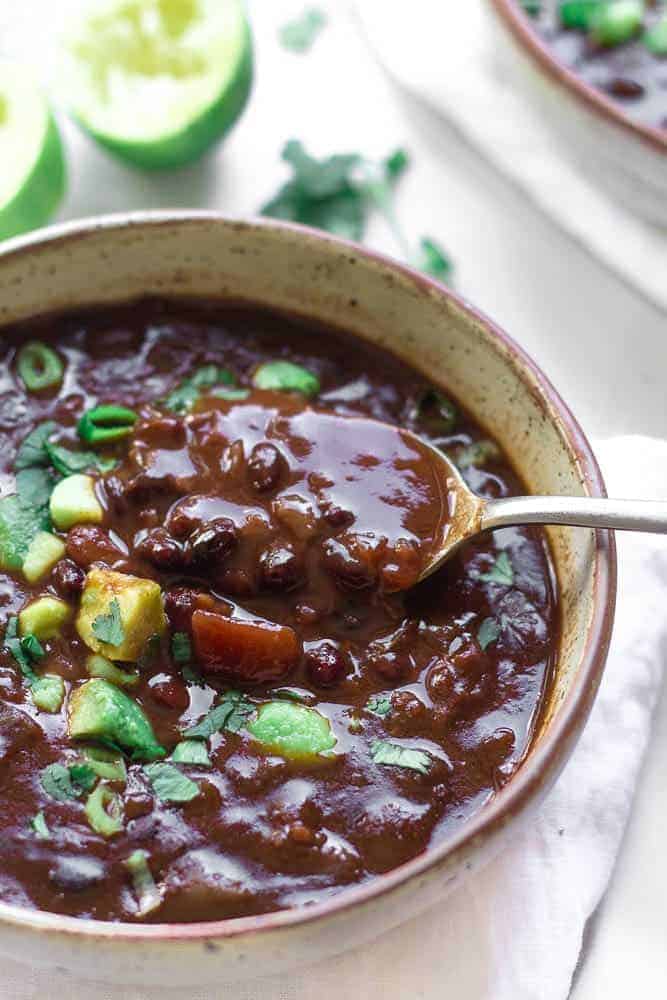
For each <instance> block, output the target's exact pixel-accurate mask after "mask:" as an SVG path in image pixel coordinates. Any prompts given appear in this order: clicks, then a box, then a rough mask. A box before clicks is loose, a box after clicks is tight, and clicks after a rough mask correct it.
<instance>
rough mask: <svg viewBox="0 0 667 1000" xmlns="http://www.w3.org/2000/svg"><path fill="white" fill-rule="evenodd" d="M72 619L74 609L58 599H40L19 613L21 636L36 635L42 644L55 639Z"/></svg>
mask: <svg viewBox="0 0 667 1000" xmlns="http://www.w3.org/2000/svg"><path fill="white" fill-rule="evenodd" d="M71 617H72V609H71V608H70V606H69V604H66V603H65V601H61V600H60V598H58V597H38V598H37V600H36V601H33V602H32V603H31V604H28V605H27V607H25V608H24V609H23V611H21V612H20V613H19V635H21V636H24V635H34V636H35V638H37V639H39V640H40V642H42V641H44V640H45V639H55V638H56V636H58V635H60V631H61V629H62V627H63V625H65V624H67V622H68V621H69V620H70V618H71Z"/></svg>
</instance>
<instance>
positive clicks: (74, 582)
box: [51, 559, 86, 600]
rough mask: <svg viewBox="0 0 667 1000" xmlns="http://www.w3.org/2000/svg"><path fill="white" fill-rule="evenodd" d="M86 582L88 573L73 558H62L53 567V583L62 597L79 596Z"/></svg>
mask: <svg viewBox="0 0 667 1000" xmlns="http://www.w3.org/2000/svg"><path fill="white" fill-rule="evenodd" d="M85 582H86V574H85V573H84V572H83V570H82V569H81V567H80V566H77V564H76V563H75V562H74V561H73V560H72V559H61V560H60V562H57V563H56V564H55V566H54V567H53V572H52V573H51V583H52V584H53V586H54V587H55V588H56V590H57V591H58V593H59V594H60V596H61V597H64V598H65V600H69V599H70V598H71V597H78V595H79V594H80V593H81V591H82V590H83V587H84V584H85Z"/></svg>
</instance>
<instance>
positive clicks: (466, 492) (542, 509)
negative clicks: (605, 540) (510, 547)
mask: <svg viewBox="0 0 667 1000" xmlns="http://www.w3.org/2000/svg"><path fill="white" fill-rule="evenodd" d="M401 434H402V435H403V436H404V437H408V436H409V437H411V438H413V440H414V441H415V444H418V445H419V447H420V448H421V449H427V450H428V452H429V453H430V457H431V458H432V461H433V465H434V470H435V472H436V475H437V478H438V481H439V482H440V483H441V484H442V495H443V500H446V501H447V502H448V505H449V512H448V514H449V516H448V518H446V519H445V518H443V531H442V535H441V540H440V542H439V543H438V544H437V545H436V546H435V547H434V548H433V550H432V551H431V553H430V554H429V558H428V561H427V562H426V564H425V566H424V568H423V569H422V572H421V575H420V577H419V579H420V580H423V579H424V578H425V577H427V576H430V575H431V573H434V572H435V571H436V570H437V569H439V568H440V566H442V564H443V563H444V562H446V561H447V559H449V558H450V557H451V556H452V555H453V554H454V552H455V551H456V550H457V549H458V548H459V546H461V545H462V544H463V543H464V542H467V541H469V540H470V539H471V538H474V537H475V535H479V534H480V533H481V532H483V531H491V530H492V529H494V528H509V527H516V526H517V525H521V524H568V525H574V526H579V527H584V528H612V529H615V530H617V531H648V532H656V533H658V534H667V503H661V502H660V501H658V500H605V499H597V498H596V497H565V496H563V497H561V496H553V497H542V496H527V497H505V498H503V499H500V500H484V499H483V498H482V497H479V496H477V494H476V493H473V492H472V490H471V489H470V488H469V487H468V486H467V484H466V483H465V481H464V479H463V477H462V476H461V473H460V472H459V470H458V469H457V468H456V466H455V465H454V463H453V462H452V461H451V460H450V459H449V458H447V456H446V455H444V454H443V453H442V452H441V451H439V450H438V449H437V448H435V447H434V446H433V445H430V444H428V442H426V441H424V440H423V438H420V437H418V436H417V435H416V434H412V433H411V432H409V431H404V430H402V431H401Z"/></svg>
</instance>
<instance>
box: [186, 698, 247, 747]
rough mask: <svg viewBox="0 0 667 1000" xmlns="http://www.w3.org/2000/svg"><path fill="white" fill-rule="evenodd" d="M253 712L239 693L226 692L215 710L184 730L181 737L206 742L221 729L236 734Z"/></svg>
mask: <svg viewBox="0 0 667 1000" xmlns="http://www.w3.org/2000/svg"><path fill="white" fill-rule="evenodd" d="M254 710H255V707H254V705H253V704H252V702H250V701H248V700H247V698H246V697H245V696H244V695H243V694H241V692H240V691H226V692H225V694H224V695H223V697H222V700H221V701H220V702H219V703H218V704H217V705H216V706H215V708H212V709H211V711H210V712H208V713H207V714H206V715H205V716H204V718H203V719H200V721H199V722H198V723H197V725H196V726H191V727H190V728H189V729H186V730H185V732H184V733H183V735H184V736H185V738H186V739H188V740H207V739H208V738H209V736H213V734H214V733H217V732H220V731H221V730H223V729H226V730H227V731H228V732H230V733H238V731H239V730H240V729H242V728H243V726H244V725H245V723H246V721H247V719H248V717H249V716H250V715H252V713H253V712H254Z"/></svg>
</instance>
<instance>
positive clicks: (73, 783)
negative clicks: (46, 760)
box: [40, 763, 97, 802]
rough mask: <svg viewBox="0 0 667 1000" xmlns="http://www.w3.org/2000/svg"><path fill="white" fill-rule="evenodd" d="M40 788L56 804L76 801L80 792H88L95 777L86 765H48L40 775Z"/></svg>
mask: <svg viewBox="0 0 667 1000" xmlns="http://www.w3.org/2000/svg"><path fill="white" fill-rule="evenodd" d="M40 781H41V783H42V788H43V789H44V791H45V792H46V794H47V795H50V796H51V798H52V799H56V800H57V801H58V802H67V801H68V799H76V798H78V797H79V795H81V793H82V792H89V791H90V789H91V788H92V787H93V785H94V784H95V782H96V781H97V775H96V774H95V771H94V770H93V768H92V767H90V766H89V765H88V764H83V763H79V764H70V765H69V766H68V767H67V766H65V764H49V766H48V767H45V768H44V770H43V771H42V772H41V774H40Z"/></svg>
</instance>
